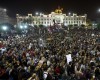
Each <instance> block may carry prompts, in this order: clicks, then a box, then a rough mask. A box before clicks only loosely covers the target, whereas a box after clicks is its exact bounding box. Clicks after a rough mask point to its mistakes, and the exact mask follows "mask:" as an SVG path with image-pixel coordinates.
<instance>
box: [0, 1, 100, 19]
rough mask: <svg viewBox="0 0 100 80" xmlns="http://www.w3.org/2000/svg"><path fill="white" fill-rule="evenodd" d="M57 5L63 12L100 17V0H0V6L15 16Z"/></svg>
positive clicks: (53, 8) (47, 9)
mask: <svg viewBox="0 0 100 80" xmlns="http://www.w3.org/2000/svg"><path fill="white" fill-rule="evenodd" d="M58 6H60V7H62V8H63V9H64V13H66V14H67V13H68V12H72V13H78V14H84V13H86V14H87V15H88V18H89V19H94V18H98V17H99V18H100V13H98V11H97V10H98V8H99V7H100V0H0V7H3V8H7V11H8V14H9V15H10V16H11V17H15V14H16V13H19V14H21V15H27V13H33V14H35V12H36V11H38V12H42V13H45V14H46V13H50V12H51V11H53V10H55V9H56V8H57V7H58Z"/></svg>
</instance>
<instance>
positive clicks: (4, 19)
mask: <svg viewBox="0 0 100 80" xmlns="http://www.w3.org/2000/svg"><path fill="white" fill-rule="evenodd" d="M2 23H10V24H13V25H14V24H16V20H15V19H12V18H10V17H9V16H8V15H7V10H6V9H4V8H0V24H2Z"/></svg>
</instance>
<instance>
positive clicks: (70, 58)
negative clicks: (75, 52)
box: [66, 54, 72, 64]
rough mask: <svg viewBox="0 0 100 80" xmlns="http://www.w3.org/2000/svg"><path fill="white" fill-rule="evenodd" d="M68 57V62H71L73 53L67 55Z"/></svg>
mask: <svg viewBox="0 0 100 80" xmlns="http://www.w3.org/2000/svg"><path fill="white" fill-rule="evenodd" d="M66 58H67V63H68V64H69V62H71V61H72V57H71V54H68V55H66Z"/></svg>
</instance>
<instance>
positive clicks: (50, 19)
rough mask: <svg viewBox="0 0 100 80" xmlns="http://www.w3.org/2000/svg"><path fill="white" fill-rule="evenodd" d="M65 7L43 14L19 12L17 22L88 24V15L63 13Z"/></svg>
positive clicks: (31, 23)
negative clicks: (23, 14)
mask: <svg viewBox="0 0 100 80" xmlns="http://www.w3.org/2000/svg"><path fill="white" fill-rule="evenodd" d="M62 10H63V9H60V8H58V9H56V10H55V11H54V12H51V13H50V14H47V15H46V14H42V13H40V14H39V13H36V15H35V16H33V15H32V14H28V16H20V15H19V14H17V15H16V18H17V24H19V25H20V24H22V23H27V24H30V25H32V26H33V25H44V26H53V25H54V24H57V25H65V26H68V25H73V26H75V25H77V26H81V25H86V18H87V15H86V14H84V15H82V16H80V15H79V16H78V15H77V14H74V13H73V14H72V15H71V14H69V15H66V14H63V13H62Z"/></svg>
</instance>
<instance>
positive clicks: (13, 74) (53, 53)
mask: <svg viewBox="0 0 100 80" xmlns="http://www.w3.org/2000/svg"><path fill="white" fill-rule="evenodd" d="M69 54H70V55H71V59H72V60H71V61H70V62H68V59H67V57H66V55H69ZM0 80H100V31H99V30H91V29H80V28H79V29H68V28H66V27H62V28H59V27H58V28H57V27H48V28H47V27H46V28H45V27H42V28H33V29H31V31H30V32H29V33H26V34H24V33H23V34H21V35H19V34H13V35H8V36H7V38H6V39H2V38H1V39H0Z"/></svg>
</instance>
